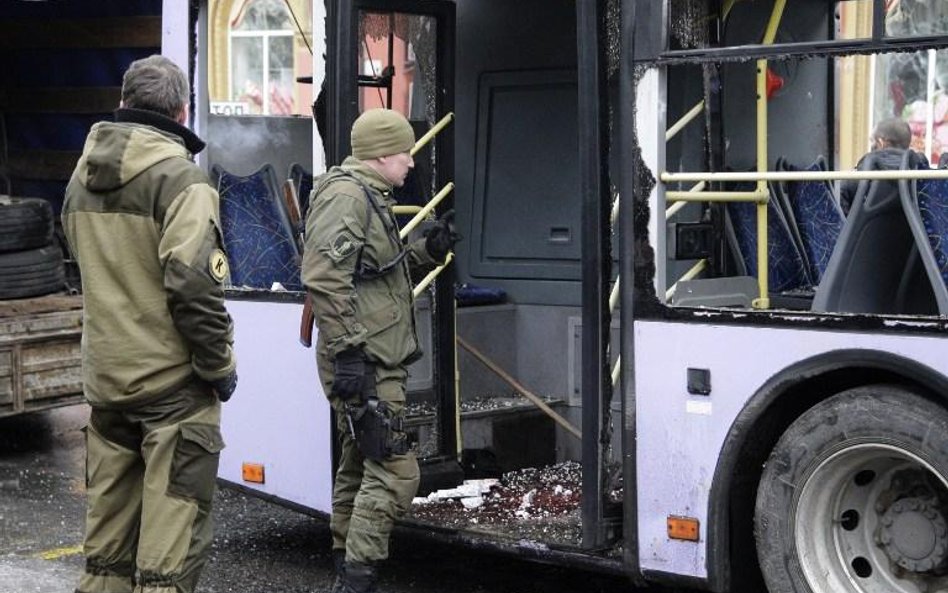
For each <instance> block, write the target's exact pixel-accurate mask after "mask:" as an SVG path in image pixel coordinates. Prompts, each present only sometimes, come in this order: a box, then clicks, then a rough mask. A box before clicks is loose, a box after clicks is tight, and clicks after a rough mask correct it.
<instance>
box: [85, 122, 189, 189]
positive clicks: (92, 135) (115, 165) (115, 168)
mask: <svg viewBox="0 0 948 593" xmlns="http://www.w3.org/2000/svg"><path fill="white" fill-rule="evenodd" d="M203 148H204V143H203V142H202V141H201V140H200V138H198V137H197V136H196V135H195V134H194V133H193V132H191V131H190V130H188V129H187V128H185V127H184V126H181V125H180V124H178V123H177V122H175V121H174V120H171V119H169V118H167V117H164V116H162V115H159V114H157V113H153V112H150V111H144V110H140V109H119V110H118V111H116V112H115V121H114V122H99V123H97V124H95V125H94V126H92V129H91V130H90V132H89V136H88V137H87V138H86V144H85V146H84V147H83V149H82V156H81V157H79V162H78V164H77V166H76V174H77V175H78V179H79V182H80V183H82V185H84V186H85V187H86V188H87V189H89V190H90V191H95V192H104V191H112V190H116V189H118V188H120V187H122V186H124V185H125V184H127V183H128V182H129V181H131V180H132V179H134V178H135V177H136V176H137V175H138V174H139V173H141V172H142V171H144V170H145V169H148V168H149V167H151V166H152V165H154V164H155V163H158V162H160V161H163V160H165V159H168V158H172V157H182V158H188V157H189V156H190V154H192V153H196V152H200V151H201V150H202V149H203Z"/></svg>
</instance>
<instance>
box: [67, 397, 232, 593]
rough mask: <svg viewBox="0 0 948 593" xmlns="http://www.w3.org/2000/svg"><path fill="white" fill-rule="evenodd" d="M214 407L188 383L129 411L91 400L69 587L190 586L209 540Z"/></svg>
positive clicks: (80, 592)
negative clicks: (76, 561) (80, 525)
mask: <svg viewBox="0 0 948 593" xmlns="http://www.w3.org/2000/svg"><path fill="white" fill-rule="evenodd" d="M220 412H221V406H220V402H218V401H217V399H216V398H215V397H214V396H213V394H212V393H211V391H210V389H209V388H207V387H206V386H196V385H195V386H190V387H187V388H184V389H182V390H180V391H178V392H177V393H174V394H173V395H170V396H168V397H165V398H163V399H161V400H160V401H157V402H154V403H151V404H148V405H146V406H144V407H141V408H136V409H134V410H102V409H93V411H92V415H91V418H90V422H89V427H88V429H87V433H86V435H87V457H86V482H87V492H88V497H89V501H88V509H87V513H86V537H85V543H84V552H85V556H86V567H85V570H84V572H83V574H82V576H81V578H80V581H79V587H78V589H76V593H191V592H193V591H194V588H195V586H196V585H197V581H198V577H199V576H200V573H201V570H202V569H203V567H204V563H205V561H206V559H207V554H208V551H209V548H210V544H211V540H212V539H213V526H212V524H211V500H212V499H213V497H214V490H215V487H216V478H217V466H218V461H219V457H220V451H221V449H223V447H224V442H223V440H222V438H221V432H220Z"/></svg>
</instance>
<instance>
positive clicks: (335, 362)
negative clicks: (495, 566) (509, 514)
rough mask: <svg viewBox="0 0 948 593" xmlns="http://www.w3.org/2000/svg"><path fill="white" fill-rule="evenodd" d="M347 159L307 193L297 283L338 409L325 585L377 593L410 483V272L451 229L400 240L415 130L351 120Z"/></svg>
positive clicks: (375, 117) (372, 114)
mask: <svg viewBox="0 0 948 593" xmlns="http://www.w3.org/2000/svg"><path fill="white" fill-rule="evenodd" d="M351 140H352V156H351V157H349V158H347V159H346V160H345V161H344V162H343V163H342V165H341V166H338V167H333V168H332V169H330V170H329V171H328V172H327V173H326V174H325V175H323V176H322V177H320V178H319V179H318V180H317V182H316V186H315V188H314V190H313V194H312V197H311V199H310V201H311V203H310V209H309V214H308V215H307V221H306V245H305V249H304V251H303V270H302V276H303V282H304V284H305V285H306V288H307V290H308V291H309V294H310V296H311V298H312V300H313V305H314V309H315V313H316V324H317V327H318V329H319V339H318V343H317V352H316V356H317V362H318V367H319V377H320V380H321V381H322V384H323V388H324V390H325V392H326V393H327V394H328V396H329V402H330V404H331V405H332V408H333V410H335V412H336V425H337V427H338V432H339V435H340V439H341V443H340V448H341V452H342V455H341V459H340V461H339V469H338V471H337V472H336V481H335V484H334V488H333V501H332V519H331V529H332V536H333V541H332V548H333V559H334V561H335V563H336V569H337V575H338V578H337V579H336V584H335V585H334V587H333V591H334V592H345V593H368V592H372V591H375V590H376V585H375V582H376V564H377V563H378V562H379V561H381V560H384V559H385V558H388V540H389V535H390V533H391V530H392V526H393V523H394V521H395V519H397V518H398V517H400V516H402V515H403V514H404V513H405V511H406V510H407V509H408V506H409V505H410V504H411V500H412V498H413V497H414V496H415V492H416V491H417V490H418V463H417V461H416V460H415V457H414V455H413V454H412V453H411V452H410V451H409V447H408V443H407V439H406V437H405V433H404V432H403V431H402V420H403V414H404V412H403V409H404V405H405V392H406V388H407V377H408V372H407V366H408V365H409V364H410V363H411V362H412V361H414V360H417V358H418V357H419V356H420V355H421V352H420V351H419V348H418V336H417V335H416V333H415V316H414V303H413V297H412V282H411V277H412V273H413V272H420V271H423V270H424V269H425V268H430V267H432V266H433V265H434V264H436V263H440V262H443V261H444V259H445V257H446V256H447V253H448V252H449V251H450V250H451V248H452V247H453V245H454V243H455V242H456V241H457V239H458V236H457V235H456V234H455V233H454V232H453V229H452V227H451V224H450V214H446V215H445V216H443V217H442V219H441V220H439V221H438V223H436V224H435V225H434V226H433V227H432V228H431V229H429V231H428V233H427V235H426V237H425V238H422V239H419V240H417V241H415V242H413V243H411V244H408V245H406V244H404V243H403V242H402V240H401V239H400V238H399V230H398V223H397V222H396V220H395V216H394V214H393V212H392V206H393V205H394V203H395V200H394V199H393V197H392V189H393V187H401V186H402V185H403V184H404V182H405V177H406V176H407V175H408V172H409V170H410V169H411V168H412V167H413V166H414V161H413V160H412V157H411V155H410V153H409V151H410V149H411V148H412V146H413V145H414V144H415V135H414V132H413V131H412V128H411V126H410V125H409V123H408V121H407V120H406V119H405V118H404V117H403V116H402V115H401V114H399V113H397V112H395V111H390V110H388V109H372V110H369V111H366V112H365V113H363V114H362V115H361V116H359V118H358V119H356V121H355V123H354V124H353V126H352V134H351Z"/></svg>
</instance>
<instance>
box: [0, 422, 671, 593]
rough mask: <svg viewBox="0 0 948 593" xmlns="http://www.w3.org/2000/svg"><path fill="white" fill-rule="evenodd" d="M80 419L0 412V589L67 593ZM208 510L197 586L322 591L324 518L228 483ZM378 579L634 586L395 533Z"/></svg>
mask: <svg viewBox="0 0 948 593" xmlns="http://www.w3.org/2000/svg"><path fill="white" fill-rule="evenodd" d="M86 419H87V412H86V410H85V408H84V407H82V406H77V407H73V408H66V409H63V410H57V411H54V412H48V413H41V414H34V415H30V416H25V417H21V418H15V419H6V420H0V593H68V592H70V591H72V590H73V589H74V587H75V583H76V575H77V573H78V571H79V569H80V567H81V566H82V561H83V560H82V556H81V551H80V548H79V544H80V542H81V539H82V525H83V505H84V502H85V501H84V497H85V492H84V484H83V480H82V474H83V471H82V467H83V455H84V452H83V436H82V432H81V428H82V426H84V424H85V421H86ZM215 517H216V525H217V530H216V533H217V536H216V539H215V541H214V548H213V555H212V558H211V561H210V563H209V565H208V567H207V570H206V571H205V576H204V578H203V579H202V583H201V585H200V587H199V591H201V592H202V593H225V592H226V593H230V592H234V593H237V592H239V593H304V592H305V593H311V592H317V591H328V590H329V587H330V584H331V578H332V574H331V562H330V559H329V554H328V551H327V549H328V546H329V530H328V525H327V524H326V522H325V521H324V520H322V519H318V518H313V517H309V516H305V515H302V514H299V513H297V512H294V511H291V510H288V509H284V508H280V507H277V506H274V505H272V504H267V503H264V502H262V501H260V500H257V499H254V498H249V497H246V496H244V495H242V494H240V493H238V492H234V491H229V490H223V491H220V492H219V493H218V496H217V499H216V501H215ZM382 585H383V589H382V590H383V591H386V592H392V593H396V592H397V593H403V592H409V591H410V592H413V593H436V592H446V591H451V592H457V593H533V592H536V593H557V592H572V591H582V592H584V593H596V592H600V593H612V592H619V591H622V592H624V593H632V592H633V591H634V589H633V588H632V587H631V586H630V585H629V583H628V582H626V581H625V580H624V579H622V578H617V577H604V576H601V575H591V574H586V573H582V572H579V571H576V570H565V569H560V568H555V567H548V566H541V565H538V564H533V563H527V562H522V561H517V560H514V559H510V558H507V557H499V556H495V555H492V554H488V553H485V552H473V551H471V550H469V549H463V548H455V547H450V546H447V547H446V546H443V545H439V544H436V543H433V542H430V541H428V540H425V539H421V538H417V537H412V536H404V535H403V536H399V537H398V538H396V539H395V541H394V542H393V551H392V560H391V562H390V563H389V565H388V566H387V567H386V570H385V572H384V575H383V579H382ZM659 592H660V590H658V589H651V590H648V592H647V593H659ZM642 593H645V592H642ZM664 593H670V592H669V591H667V590H666V591H664Z"/></svg>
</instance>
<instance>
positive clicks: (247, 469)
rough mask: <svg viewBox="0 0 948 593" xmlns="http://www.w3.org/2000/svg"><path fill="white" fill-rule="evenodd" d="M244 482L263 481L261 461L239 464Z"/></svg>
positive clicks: (261, 482) (258, 482)
mask: <svg viewBox="0 0 948 593" xmlns="http://www.w3.org/2000/svg"><path fill="white" fill-rule="evenodd" d="M241 468H242V472H241V473H242V474H243V478H244V482H253V483H254V484H263V483H264V473H263V464H262V463H247V462H244V463H243V465H242V466H241Z"/></svg>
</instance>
